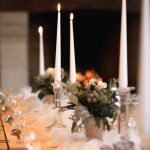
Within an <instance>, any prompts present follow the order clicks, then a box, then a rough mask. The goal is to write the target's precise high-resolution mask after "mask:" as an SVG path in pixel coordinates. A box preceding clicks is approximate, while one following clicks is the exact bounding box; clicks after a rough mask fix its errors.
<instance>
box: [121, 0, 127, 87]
mask: <svg viewBox="0 0 150 150" xmlns="http://www.w3.org/2000/svg"><path fill="white" fill-rule="evenodd" d="M126 11H127V10H126V0H122V14H121V33H120V57H119V88H120V89H124V88H127V86H128V67H127V17H126V14H127V12H126Z"/></svg>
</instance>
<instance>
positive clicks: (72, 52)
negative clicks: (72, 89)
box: [70, 13, 76, 84]
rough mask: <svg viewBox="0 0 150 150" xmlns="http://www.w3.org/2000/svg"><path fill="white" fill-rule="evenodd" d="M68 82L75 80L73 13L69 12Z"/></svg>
mask: <svg viewBox="0 0 150 150" xmlns="http://www.w3.org/2000/svg"><path fill="white" fill-rule="evenodd" d="M70 82H71V84H73V83H75V82H76V63H75V48H74V33H73V13H71V14H70Z"/></svg>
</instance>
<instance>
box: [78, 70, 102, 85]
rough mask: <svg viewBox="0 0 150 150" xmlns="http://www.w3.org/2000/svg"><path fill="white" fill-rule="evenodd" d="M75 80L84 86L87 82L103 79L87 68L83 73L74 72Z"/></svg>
mask: <svg viewBox="0 0 150 150" xmlns="http://www.w3.org/2000/svg"><path fill="white" fill-rule="evenodd" d="M76 79H77V81H79V82H81V83H82V84H83V85H84V86H87V85H88V84H89V82H90V83H91V82H99V81H103V79H102V78H101V77H99V76H96V72H95V71H94V70H87V71H86V72H85V74H82V73H80V72H78V73H77V74H76Z"/></svg>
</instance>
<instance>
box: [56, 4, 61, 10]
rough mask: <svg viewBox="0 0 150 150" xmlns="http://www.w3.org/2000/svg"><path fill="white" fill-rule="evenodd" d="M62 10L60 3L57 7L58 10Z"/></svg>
mask: <svg viewBox="0 0 150 150" xmlns="http://www.w3.org/2000/svg"><path fill="white" fill-rule="evenodd" d="M60 8H61V7H60V3H58V5H57V10H58V11H60Z"/></svg>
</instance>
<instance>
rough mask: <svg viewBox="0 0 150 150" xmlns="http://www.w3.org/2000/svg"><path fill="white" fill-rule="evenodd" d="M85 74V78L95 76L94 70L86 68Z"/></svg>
mask: <svg viewBox="0 0 150 150" xmlns="http://www.w3.org/2000/svg"><path fill="white" fill-rule="evenodd" d="M85 76H86V78H88V79H92V78H94V77H95V76H96V73H95V71H94V70H87V71H86V72H85Z"/></svg>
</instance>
